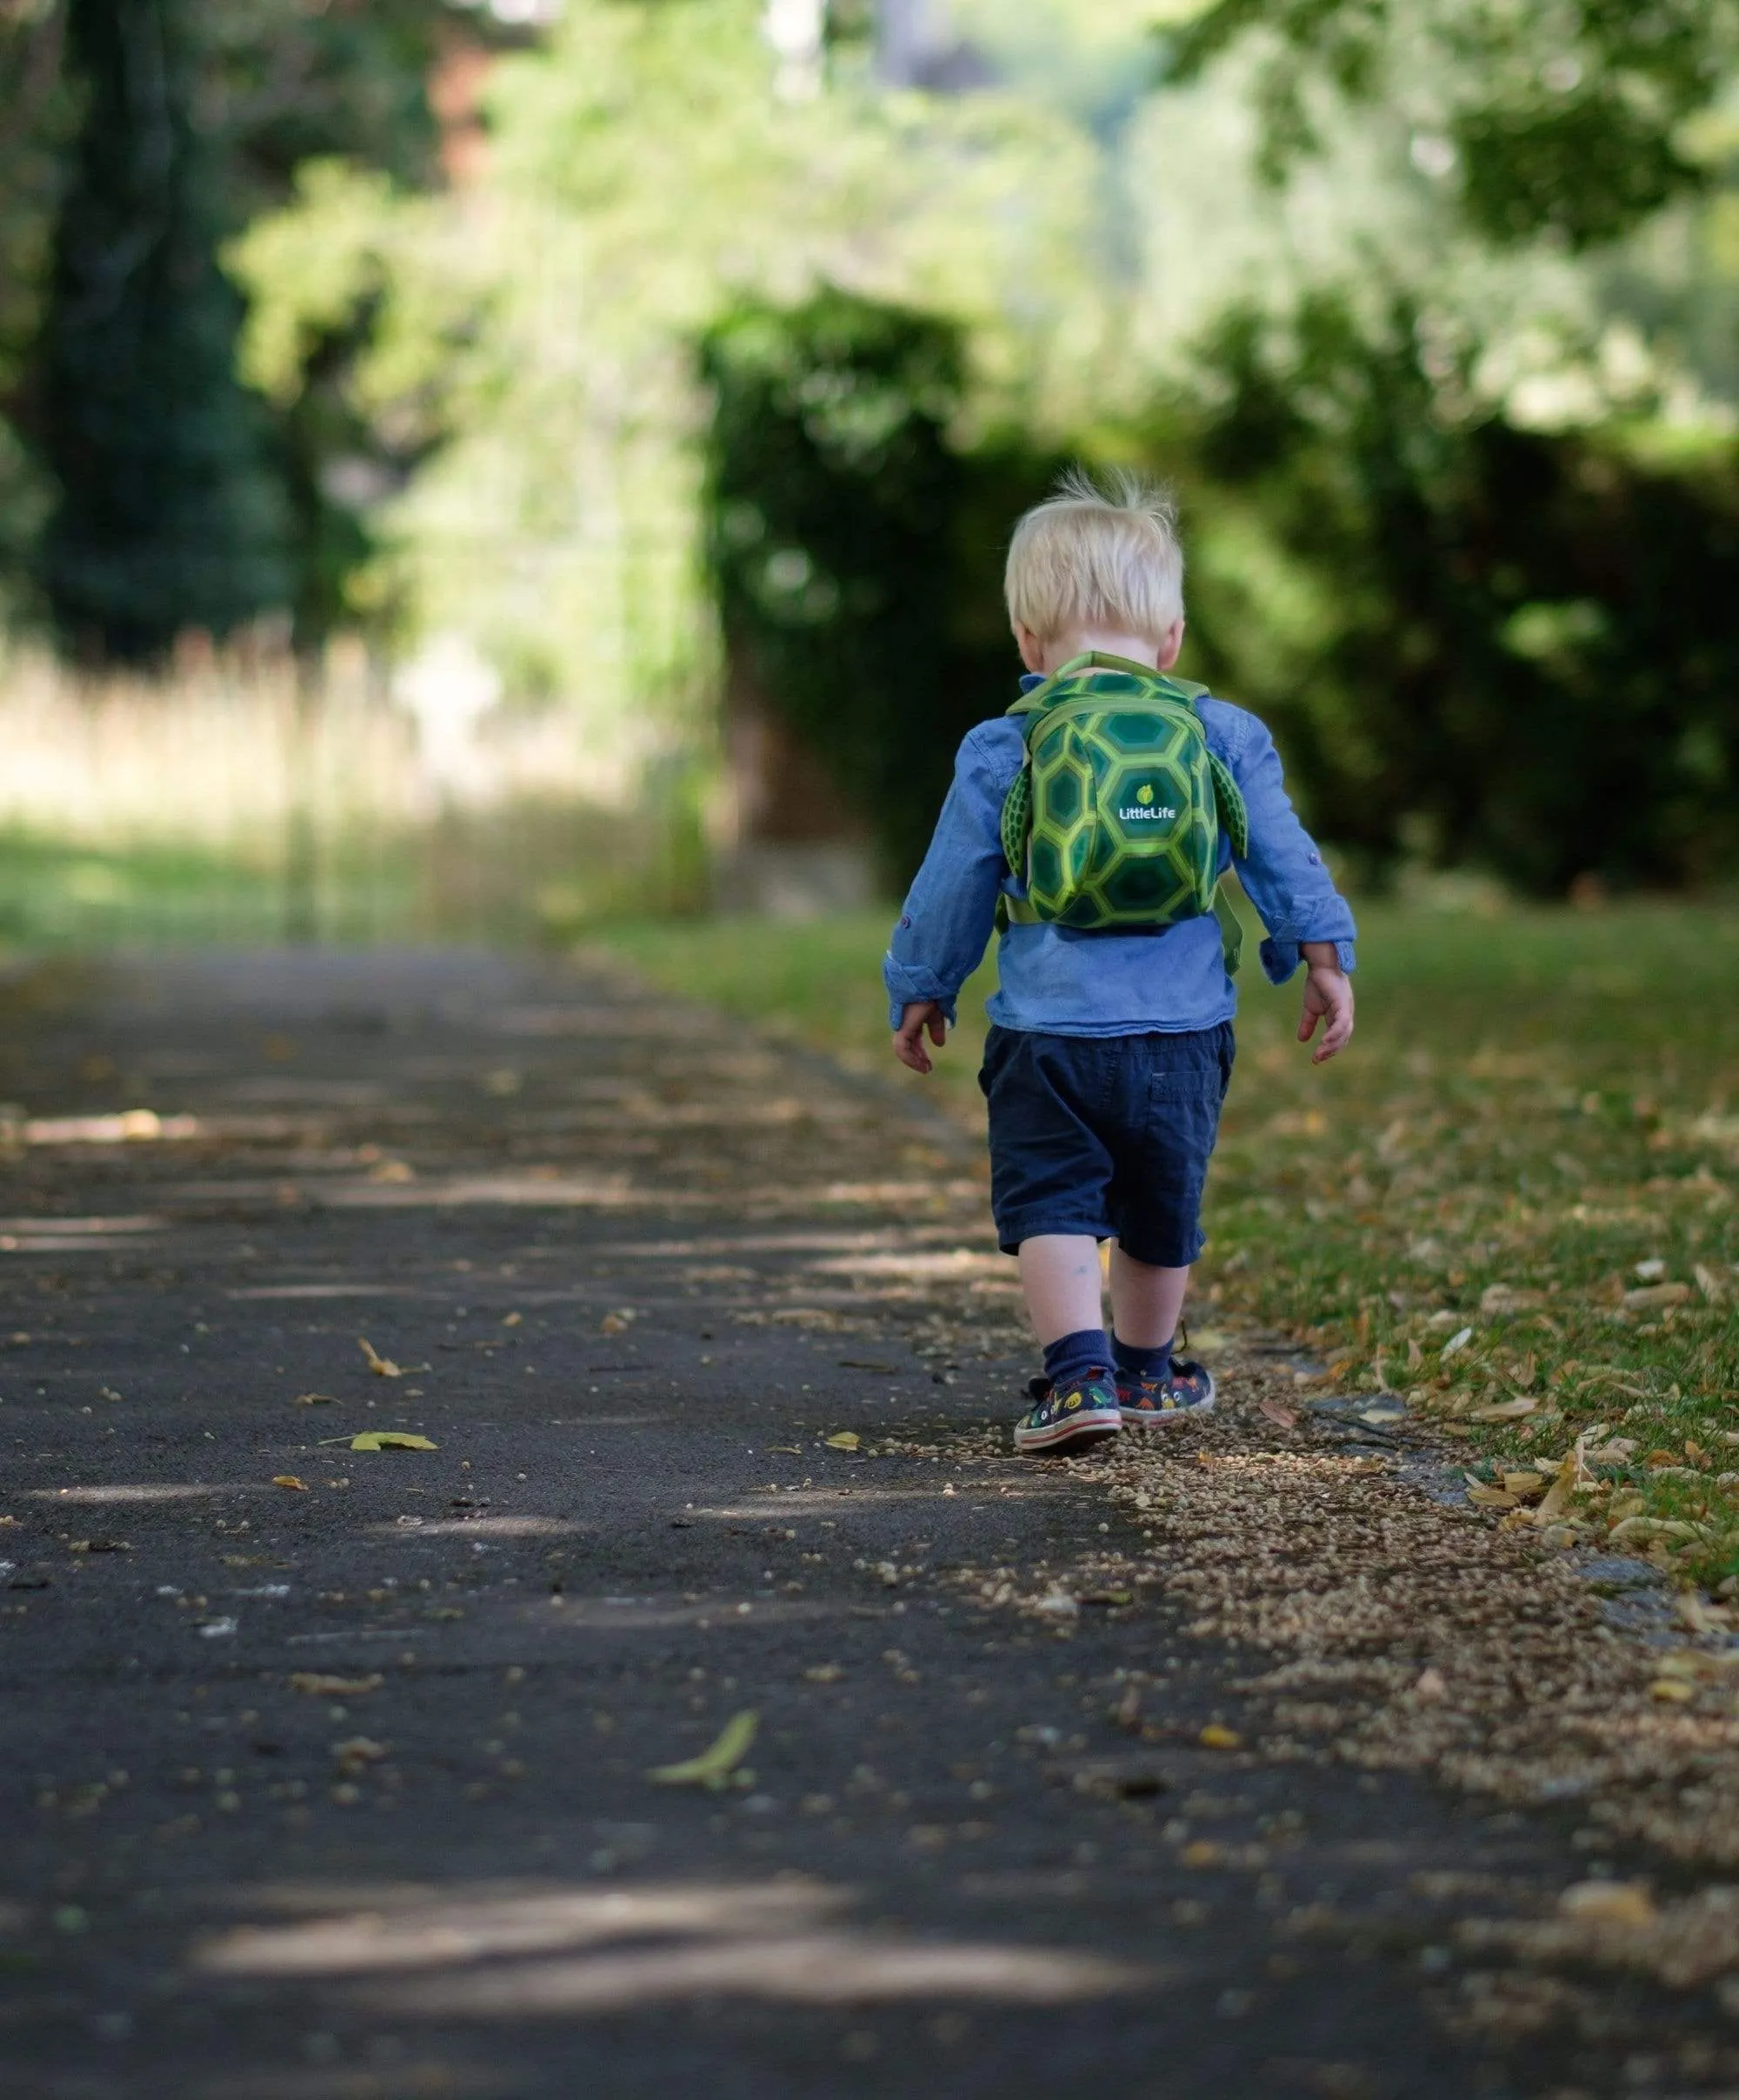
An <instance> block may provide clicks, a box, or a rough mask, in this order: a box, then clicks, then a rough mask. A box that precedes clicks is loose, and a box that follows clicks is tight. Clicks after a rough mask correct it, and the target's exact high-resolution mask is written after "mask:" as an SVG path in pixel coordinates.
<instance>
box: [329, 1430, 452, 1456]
mask: <svg viewBox="0 0 1739 2100" xmlns="http://www.w3.org/2000/svg"><path fill="white" fill-rule="evenodd" d="M440 1448H441V1447H440V1445H439V1444H438V1443H430V1441H429V1439H428V1438H427V1437H413V1436H412V1435H411V1434H410V1431H409V1430H363V1433H362V1434H361V1436H359V1437H351V1439H350V1449H351V1450H353V1451H438V1450H440Z"/></svg>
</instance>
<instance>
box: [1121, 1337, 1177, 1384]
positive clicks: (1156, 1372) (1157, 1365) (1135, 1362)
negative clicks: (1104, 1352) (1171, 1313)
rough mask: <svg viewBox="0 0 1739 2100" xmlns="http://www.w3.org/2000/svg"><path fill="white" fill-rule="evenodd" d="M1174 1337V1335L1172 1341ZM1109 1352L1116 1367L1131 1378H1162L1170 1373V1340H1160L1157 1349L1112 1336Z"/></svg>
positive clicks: (1174, 1339)
mask: <svg viewBox="0 0 1739 2100" xmlns="http://www.w3.org/2000/svg"><path fill="white" fill-rule="evenodd" d="M1176 1338H1177V1337H1176V1336H1175V1335H1174V1336H1173V1337H1172V1341H1176ZM1111 1352H1112V1356H1113V1357H1114V1359H1115V1361H1116V1366H1117V1369H1118V1370H1121V1371H1127V1372H1128V1373H1129V1377H1132V1378H1163V1377H1169V1374H1170V1370H1171V1343H1170V1342H1162V1343H1160V1345H1159V1347H1158V1348H1157V1349H1140V1348H1137V1347H1136V1344H1135V1343H1133V1342H1123V1341H1120V1340H1118V1339H1117V1338H1116V1337H1115V1336H1114V1337H1112V1340H1111Z"/></svg>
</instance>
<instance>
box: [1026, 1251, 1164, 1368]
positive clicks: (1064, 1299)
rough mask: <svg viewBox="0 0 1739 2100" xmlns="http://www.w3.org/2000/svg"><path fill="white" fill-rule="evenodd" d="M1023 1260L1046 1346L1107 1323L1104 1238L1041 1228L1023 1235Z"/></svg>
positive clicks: (1033, 1315)
mask: <svg viewBox="0 0 1739 2100" xmlns="http://www.w3.org/2000/svg"><path fill="white" fill-rule="evenodd" d="M1020 1263H1021V1289H1022V1290H1023V1291H1024V1292H1025V1293H1026V1300H1027V1315H1028V1317H1029V1319H1030V1320H1031V1321H1032V1323H1033V1331H1034V1332H1035V1334H1036V1336H1037V1337H1038V1341H1039V1345H1040V1347H1041V1348H1043V1347H1045V1346H1046V1345H1048V1344H1049V1343H1052V1342H1056V1341H1060V1340H1061V1339H1062V1337H1063V1336H1064V1335H1073V1334H1079V1333H1081V1332H1082V1331H1083V1330H1090V1329H1093V1328H1098V1327H1103V1324H1104V1320H1105V1313H1104V1307H1103V1301H1102V1298H1101V1290H1102V1288H1103V1281H1102V1277H1101V1273H1100V1269H1099V1243H1098V1242H1097V1241H1096V1239H1094V1238H1093V1237H1091V1235H1090V1234H1088V1233H1084V1232H1078V1233H1077V1232H1042V1233H1040V1234H1039V1235H1038V1236H1037V1237H1036V1238H1034V1239H1029V1240H1023V1241H1022V1242H1021V1251H1020ZM1154 1273H1157V1274H1163V1273H1164V1271H1163V1270H1162V1271H1155V1272H1154ZM1184 1273H1185V1274H1186V1275H1187V1274H1188V1273H1189V1272H1188V1271H1187V1270H1186V1271H1185V1272H1184ZM1182 1296H1183V1294H1182V1292H1181V1291H1180V1293H1179V1297H1180V1300H1181V1298H1182Z"/></svg>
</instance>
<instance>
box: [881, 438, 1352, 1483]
mask: <svg viewBox="0 0 1739 2100" xmlns="http://www.w3.org/2000/svg"><path fill="white" fill-rule="evenodd" d="M1005 588H1006V593H1007V597H1008V607H1009V620H1010V623H1011V624H1012V626H1013V630H1014V636H1015V640H1016V643H1017V645H1018V647H1019V650H1020V655H1021V661H1022V662H1023V663H1024V664H1025V666H1026V670H1027V673H1028V675H1027V676H1026V677H1024V678H1023V679H1022V681H1021V687H1022V693H1023V698H1022V699H1021V700H1020V701H1017V702H1016V706H1015V709H1014V710H1011V712H1010V713H1009V714H1008V715H1004V716H1002V717H998V718H997V719H996V720H995V721H992V722H985V723H980V724H979V726H978V727H977V728H976V729H975V730H972V731H971V732H970V734H969V736H968V737H966V739H965V741H964V743H962V745H961V747H960V751H959V756H958V757H957V759H956V767H955V777H954V784H953V786H952V787H951V788H950V790H949V794H948V798H947V800H946V801H945V802H944V803H943V809H942V814H941V816H940V817H939V818H938V819H937V822H936V834H935V837H934V838H933V839H932V840H931V842H930V847H929V852H928V853H927V854H926V856H925V857H924V862H923V866H922V868H920V869H919V870H918V873H917V877H916V880H915V881H914V882H913V883H912V887H911V891H910V894H909V896H908V897H907V898H906V902H905V908H904V910H903V911H902V912H901V914H900V921H899V924H898V926H897V927H896V929H895V931H894V936H893V939H892V942H891V943H890V945H889V950H888V955H887V958H886V961H885V963H884V965H883V977H884V979H885V982H886V984H887V989H888V996H889V1002H890V1007H891V1014H890V1018H891V1023H892V1026H893V1030H894V1052H895V1055H896V1057H898V1058H899V1059H900V1061H901V1063H903V1064H906V1065H909V1067H910V1068H911V1070H914V1071H916V1072H929V1070H931V1069H932V1066H931V1062H930V1057H929V1051H928V1050H926V1048H925V1046H924V1037H925V1036H926V1035H928V1037H929V1041H930V1043H933V1044H935V1045H936V1046H937V1047H938V1048H939V1047H940V1046H941V1045H942V1043H943V1041H944V1040H945V1038H946V1036H947V1031H948V1029H949V1025H950V1024H951V1023H952V1022H953V1021H954V1018H955V1010H956V1009H955V1003H956V997H957V995H958V993H959V990H960V987H961V985H962V984H963V983H964V981H965V980H966V978H967V977H969V976H970V974H971V973H972V971H973V970H975V969H976V967H977V965H978V963H979V961H980V959H981V958H982V957H983V952H984V949H985V944H986V943H987V942H988V941H989V937H990V934H991V932H992V930H993V928H996V927H1000V928H1001V930H1002V931H1001V941H1000V944H999V947H998V950H997V970H998V976H999V980H1000V982H999V983H998V986H997V990H996V995H995V997H993V998H992V999H991V1000H990V1002H989V1009H988V1011H989V1017H990V1020H991V1022H992V1023H993V1024H994V1025H993V1026H992V1028H991V1030H990V1033H989V1040H988V1042H987V1043H986V1045H985V1051H984V1065H983V1071H982V1072H981V1073H980V1075H979V1084H980V1085H981V1086H982V1087H983V1090H984V1093H985V1096H986V1097H987V1099H988V1101H989V1132H990V1168H991V1182H990V1185H991V1207H992V1210H993V1211H994V1213H995V1217H996V1233H997V1237H998V1240H999V1242H1000V1243H1001V1245H1002V1248H1003V1252H1004V1253H1006V1254H1013V1255H1016V1256H1017V1257H1019V1262H1020V1277H1021V1285H1022V1289H1023V1291H1024V1294H1025V1297H1026V1303H1027V1310H1028V1312H1029V1316H1030V1317H1031V1320H1032V1323H1033V1327H1034V1330H1035V1331H1036V1336H1037V1339H1038V1341H1039V1343H1040V1345H1041V1347H1042V1348H1043V1352H1044V1375H1043V1377H1041V1378H1036V1379H1034V1380H1033V1381H1032V1383H1031V1385H1030V1387H1029V1400H1030V1403H1031V1405H1030V1408H1029V1411H1028V1412H1027V1413H1026V1414H1025V1415H1024V1416H1023V1418H1022V1419H1021V1421H1020V1422H1019V1423H1017V1424H1016V1429H1015V1444H1016V1449H1017V1450H1022V1451H1028V1452H1044V1451H1057V1450H1066V1449H1069V1448H1073V1447H1077V1446H1079V1445H1081V1444H1083V1443H1090V1442H1092V1441H1095V1440H1096V1439H1098V1438H1101V1437H1111V1436H1115V1435H1116V1434H1117V1432H1118V1431H1119V1430H1121V1429H1123V1428H1128V1427H1131V1426H1135V1427H1139V1428H1149V1427H1152V1426H1156V1425H1159V1424H1167V1423H1176V1422H1180V1421H1182V1420H1183V1418H1184V1417H1187V1416H1189V1415H1196V1414H1205V1413H1207V1412H1208V1411H1209V1410H1210V1409H1211V1408H1212V1407H1213V1404H1214V1381H1213V1378H1212V1377H1211V1376H1210V1374H1209V1372H1208V1370H1206V1369H1205V1368H1204V1367H1203V1365H1202V1364H1200V1363H1189V1362H1183V1361H1180V1360H1177V1359H1176V1358H1175V1357H1174V1356H1173V1353H1172V1349H1173V1343H1174V1339H1175V1337H1176V1330H1177V1324H1178V1318H1179V1315H1180V1313H1181V1311H1182V1310H1183V1295H1184V1290H1185V1286H1186V1285H1187V1283H1188V1282H1189V1266H1190V1263H1192V1262H1194V1261H1195V1260H1196V1257H1197V1256H1198V1255H1199V1254H1200V1252H1201V1250H1202V1247H1203V1235H1202V1230H1201V1225H1200V1216H1199V1214H1200V1210H1201V1202H1202V1189H1203V1181H1204V1179H1205V1177H1206V1174H1207V1167H1208V1157H1209V1153H1210V1152H1211V1151H1212V1150H1213V1148H1214V1140H1215V1137H1216V1131H1217V1129H1218V1124H1219V1117H1220V1108H1221V1104H1222V1103H1223V1100H1224V1098H1225V1093H1226V1087H1227V1084H1228V1083H1229V1080H1230V1078H1231V1072H1232V1056H1233V1042H1232V1016H1233V1013H1234V1011H1235V1010H1236V992H1235V990H1234V987H1233V983H1232V974H1231V973H1232V970H1234V969H1236V944H1235V937H1233V936H1232V935H1231V933H1230V922H1228V925H1227V926H1226V927H1224V928H1223V923H1222V920H1221V918H1220V917H1216V904H1215V901H1214V897H1213V883H1214V882H1215V880H1216V878H1217V877H1219V876H1220V875H1221V874H1223V872H1224V871H1225V870H1226V869H1228V868H1229V867H1233V866H1235V867H1236V870H1237V876H1238V879H1239V881H1240V882H1241V883H1242V884H1243V890H1244V893H1245V895H1246V896H1247V897H1249V900H1250V902H1251V903H1252V904H1253V905H1254V906H1255V907H1256V911H1257V912H1258V913H1259V914H1260V916H1261V917H1262V920H1263V925H1264V926H1265V927H1266V929H1267V931H1268V938H1267V939H1266V940H1265V941H1264V942H1263V943H1262V951H1261V952H1262V964H1263V970H1264V971H1265V972H1266V974H1267V976H1268V977H1269V981H1270V982H1271V983H1275V984H1283V983H1286V981H1287V980H1288V979H1289V977H1291V976H1292V975H1293V973H1294V972H1295V971H1296V970H1297V968H1298V966H1299V963H1300V962H1301V961H1302V962H1303V963H1304V965H1305V968H1306V971H1307V975H1306V977H1305V980H1304V999H1303V1014H1302V1015H1301V1017H1300V1019H1299V1023H1298V1040H1299V1041H1300V1042H1301V1043H1308V1042H1309V1041H1310V1039H1311V1037H1313V1036H1314V1035H1315V1034H1316V1029H1317V1026H1318V1023H1324V1024H1325V1025H1324V1026H1323V1035H1322V1037H1321V1040H1320V1041H1319V1042H1318V1043H1317V1045H1316V1050H1315V1052H1314V1054H1313V1062H1315V1063H1319V1064H1320V1063H1323V1061H1324V1060H1325V1059H1326V1058H1329V1057H1334V1056H1335V1055H1336V1053H1337V1052H1338V1051H1340V1050H1343V1049H1344V1048H1345V1047H1346V1045H1347V1043H1348V1042H1349V1040H1350V1038H1351V1036H1352V1032H1353V993H1352V985H1351V983H1349V977H1348V973H1349V971H1350V970H1351V969H1352V967H1353V947H1352V942H1353V933H1354V926H1353V917H1352V913H1351V911H1350V910H1349V908H1348V906H1347V904H1346V902H1345V900H1344V899H1343V897H1341V896H1340V895H1339V894H1338V892H1337V891H1336V888H1335V885H1334V883H1333V881H1332V880H1331V879H1330V877H1329V872H1328V870H1327V869H1326V868H1324V866H1323V859H1322V856H1321V855H1320V854H1319V853H1318V852H1317V850H1316V847H1315V845H1314V844H1313V843H1311V840H1310V838H1309V835H1308V834H1307V833H1306V832H1305V830H1304V829H1303V825H1302V824H1301V823H1299V821H1298V818H1297V817H1296V815H1295V813H1294V811H1293V808H1292V804H1291V803H1290V802H1289V799H1288V797H1287V794H1286V790H1285V787H1284V784H1283V781H1282V778H1281V768H1280V760H1279V757H1278V756H1277V755H1276V751H1275V748H1274V743H1273V739H1272V738H1271V737H1269V733H1268V731H1267V730H1266V729H1265V728H1264V727H1263V724H1262V723H1260V722H1259V721H1258V720H1257V719H1256V717H1255V716H1254V715H1251V714H1249V713H1247V712H1246V711H1245V710H1243V709H1242V708H1238V707H1233V706H1230V705H1229V704H1228V703H1226V702H1224V701H1223V700H1216V699H1214V698H1212V697H1209V695H1208V694H1207V693H1206V692H1205V691H1203V690H1202V689H1201V688H1200V687H1195V686H1190V685H1188V684H1186V683H1184V682H1183V681H1182V680H1175V679H1172V678H1169V677H1167V676H1166V674H1168V673H1169V672H1170V670H1171V669H1172V666H1173V665H1174V664H1175V663H1176V661H1177V657H1178V652H1179V650H1180V649H1181V648H1182V646H1183V551H1182V549H1181V548H1180V546H1179V544H1178V540H1177V535H1176V516H1175V512H1174V510H1173V507H1172V505H1171V503H1170V502H1169V500H1168V499H1167V498H1166V497H1164V496H1163V494H1162V493H1161V492H1160V491H1159V490H1156V489H1155V488H1152V487H1150V486H1149V485H1147V484H1146V483H1143V482H1142V481H1140V480H1139V479H1138V478H1137V477H1135V476H1132V475H1123V476H1120V477H1117V478H1116V481H1115V483H1113V485H1112V487H1111V490H1110V492H1109V493H1107V492H1105V491H1104V490H1101V489H1100V487H1099V486H1098V485H1097V484H1096V483H1095V482H1093V481H1092V480H1090V479H1089V478H1088V477H1086V476H1085V475H1084V474H1082V473H1079V472H1076V473H1071V474H1069V475H1068V476H1066V477H1064V479H1063V483H1061V485H1060V487H1059V490H1058V492H1057V493H1056V495H1055V496H1053V497H1050V498H1049V501H1047V502H1045V503H1040V504H1039V505H1038V506H1037V507H1036V509H1035V510H1029V512H1028V513H1027V515H1026V516H1025V517H1023V518H1022V519H1021V520H1020V522H1019V523H1018V525H1017V526H1016V529H1015V533H1014V537H1013V539H1012V542H1011V543H1010V545H1009V557H1008V568H1007V575H1006V584H1005ZM1118 710H1123V711H1121V712H1120V711H1118ZM1108 717H1114V719H1109V723H1108ZM1107 728H1109V733H1102V732H1104V731H1105V730H1107ZM1049 731H1054V732H1056V734H1055V735H1054V736H1052V737H1050V740H1049V742H1048V743H1044V744H1043V745H1041V743H1040V742H1039V739H1040V737H1042V736H1043V735H1045V734H1046V733H1047V732H1049ZM1072 732H1079V733H1078V734H1073V737H1072V741H1071V740H1070V738H1071V733H1072ZM1119 737H1123V739H1125V743H1126V744H1127V750H1126V749H1125V743H1119V741H1118V739H1119ZM1058 738H1061V741H1058ZM1204 743H1205V749H1203V744H1204ZM1052 752H1056V753H1061V757H1060V758H1056V759H1051V758H1049V757H1048V756H1047V755H1048V754H1049V753H1052ZM1029 753H1030V757H1029ZM1108 753H1109V757H1108V756H1107V754H1108ZM1129 753H1133V756H1130V755H1129ZM1042 761H1043V762H1044V763H1049V764H1050V765H1051V767H1052V770H1051V771H1050V772H1049V774H1047V772H1046V771H1045V770H1044V763H1042ZM1143 769H1145V774H1144V777H1142V779H1141V784H1140V785H1139V786H1138V787H1136V786H1132V785H1131V784H1130V783H1131V782H1133V781H1134V780H1135V779H1136V777H1137V776H1139V775H1143ZM1083 782H1084V783H1086V784H1085V786H1084V788H1083V786H1082V785H1081V784H1079V783H1083ZM1192 782H1194V783H1208V782H1211V783H1212V785H1211V786H1209V787H1203V788H1201V790H1200V791H1199V792H1198V793H1197V796H1196V803H1194V804H1192V803H1191V802H1190V795H1191V792H1192V788H1191V783H1192ZM1155 783H1157V791H1156V786H1155ZM1011 791H1012V792H1011ZM1083 794H1084V796H1085V797H1086V809H1087V814H1086V817H1085V819H1084V820H1083V816H1082V797H1083ZM1203 842H1205V843H1203ZM1168 849H1170V850H1169V857H1168ZM1192 853H1195V854H1196V857H1197V858H1198V859H1200V860H1201V861H1202V868H1201V870H1199V876H1200V879H1197V880H1196V886H1195V888H1194V890H1189V886H1188V885H1189V862H1190V856H1191V854H1192ZM1095 856H1096V858H1094V857H1095ZM1102 866H1103V869H1105V870H1110V873H1109V875H1101V874H1100V873H1098V872H1096V870H1098V869H1100V868H1101V867H1102ZM1180 869H1181V870H1184V872H1183V875H1181V876H1180V875H1177V874H1176V870H1180ZM1172 883H1183V887H1182V888H1173V889H1172V890H1169V892H1168V893H1167V894H1164V895H1163V894H1162V892H1163V891H1166V890H1167V885H1168V884H1172ZM1178 897H1186V899H1187V901H1186V903H1184V904H1183V906H1182V907H1181V908H1180V906H1179V904H1178V902H1177V899H1178ZM1143 899H1145V900H1147V901H1145V902H1143ZM1143 914H1145V915H1146V917H1145V923H1143ZM1104 1240H1109V1242H1110V1243H1111V1252H1110V1262H1109V1280H1110V1299H1111V1316H1112V1324H1111V1329H1110V1331H1109V1333H1108V1332H1107V1331H1106V1329H1105V1327H1104V1324H1103V1322H1104V1312H1103V1300H1102V1275H1101V1269H1100V1259H1099V1243H1100V1242H1101V1241H1104Z"/></svg>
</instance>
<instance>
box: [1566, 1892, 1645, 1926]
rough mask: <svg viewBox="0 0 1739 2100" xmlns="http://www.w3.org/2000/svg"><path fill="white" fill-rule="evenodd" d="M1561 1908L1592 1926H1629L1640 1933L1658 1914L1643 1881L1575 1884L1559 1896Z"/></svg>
mask: <svg viewBox="0 0 1739 2100" xmlns="http://www.w3.org/2000/svg"><path fill="white" fill-rule="evenodd" d="M1558 1909H1559V1910H1561V1911H1562V1913H1563V1915H1564V1916H1565V1917H1576V1918H1583V1919H1586V1920H1587V1921H1588V1923H1590V1924H1596V1925H1629V1926H1631V1927H1633V1928H1635V1929H1636V1930H1642V1928H1643V1927H1645V1926H1649V1925H1652V1924H1653V1923H1654V1922H1655V1920H1656V1917H1658V1916H1659V1913H1658V1912H1657V1911H1656V1909H1655V1902H1654V1898H1653V1897H1651V1896H1650V1895H1649V1891H1648V1890H1647V1889H1645V1888H1644V1887H1643V1886H1642V1883H1640V1882H1635V1881H1579V1882H1574V1883H1571V1885H1570V1886H1569V1888H1568V1889H1566V1890H1564V1891H1563V1892H1562V1895H1560V1897H1558Z"/></svg>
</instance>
